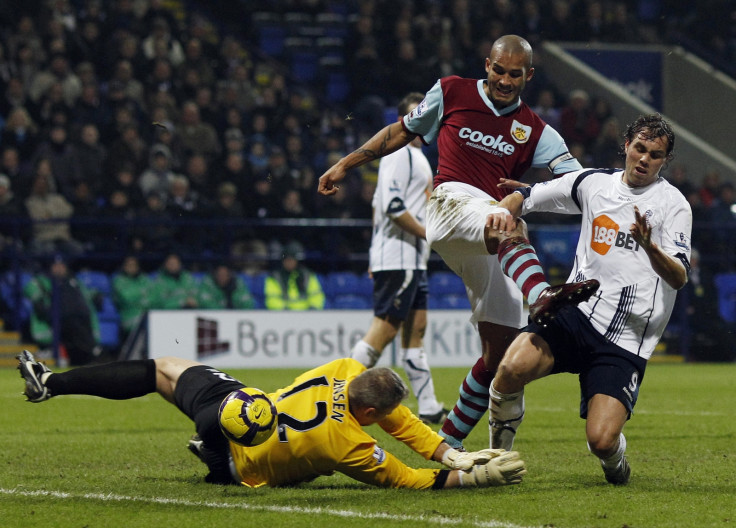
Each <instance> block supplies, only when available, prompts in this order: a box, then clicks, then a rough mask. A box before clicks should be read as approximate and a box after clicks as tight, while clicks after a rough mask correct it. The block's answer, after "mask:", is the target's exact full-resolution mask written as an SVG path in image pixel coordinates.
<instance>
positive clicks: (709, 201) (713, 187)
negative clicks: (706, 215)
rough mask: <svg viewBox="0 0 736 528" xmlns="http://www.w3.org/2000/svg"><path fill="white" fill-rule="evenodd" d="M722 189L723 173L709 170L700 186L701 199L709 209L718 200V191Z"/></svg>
mask: <svg viewBox="0 0 736 528" xmlns="http://www.w3.org/2000/svg"><path fill="white" fill-rule="evenodd" d="M720 187H721V173H720V172H718V171H717V170H709V171H708V172H706V173H705V175H704V176H703V181H702V182H701V184H700V199H701V200H702V202H703V206H704V207H705V208H707V209H710V207H711V206H712V205H713V203H714V202H715V201H716V199H717V198H718V189H719V188H720Z"/></svg>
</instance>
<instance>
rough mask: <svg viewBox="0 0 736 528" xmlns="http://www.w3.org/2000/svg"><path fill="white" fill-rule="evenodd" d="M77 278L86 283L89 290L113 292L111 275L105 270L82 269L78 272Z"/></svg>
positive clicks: (104, 292) (104, 293) (105, 292)
mask: <svg viewBox="0 0 736 528" xmlns="http://www.w3.org/2000/svg"><path fill="white" fill-rule="evenodd" d="M77 279H79V282H81V283H82V284H84V286H85V288H87V289H88V290H94V291H97V292H100V293H101V294H102V295H109V294H110V293H112V284H111V282H110V277H109V276H108V275H107V273H105V272H103V271H89V270H82V271H80V272H78V273H77Z"/></svg>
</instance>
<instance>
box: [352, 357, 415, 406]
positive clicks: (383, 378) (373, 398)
mask: <svg viewBox="0 0 736 528" xmlns="http://www.w3.org/2000/svg"><path fill="white" fill-rule="evenodd" d="M348 395H349V398H350V405H351V406H352V407H355V408H359V409H365V408H367V407H374V408H375V409H376V411H378V412H379V413H380V412H385V411H388V410H390V409H393V408H394V407H396V406H397V405H398V404H399V403H401V402H402V401H403V400H404V399H405V398H407V397H408V396H409V389H408V388H407V386H406V384H405V383H404V380H402V379H401V377H400V376H399V375H398V374H397V373H396V372H394V371H393V370H391V369H390V368H387V367H378V368H371V369H368V370H366V371H365V372H363V373H362V374H360V375H359V376H358V377H356V378H355V379H354V380H353V381H351V382H350V386H349V387H348Z"/></svg>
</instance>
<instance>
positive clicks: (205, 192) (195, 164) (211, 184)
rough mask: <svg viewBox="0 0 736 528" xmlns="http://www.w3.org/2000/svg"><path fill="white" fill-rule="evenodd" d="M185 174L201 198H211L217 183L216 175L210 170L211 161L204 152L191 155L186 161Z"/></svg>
mask: <svg viewBox="0 0 736 528" xmlns="http://www.w3.org/2000/svg"><path fill="white" fill-rule="evenodd" d="M184 176H186V177H187V179H188V180H189V187H190V188H191V190H192V191H193V192H196V193H197V194H198V195H199V197H200V198H202V199H206V200H207V201H210V200H211V196H212V192H213V190H214V188H215V185H216V183H217V182H216V181H215V178H216V175H215V174H214V173H211V172H210V162H209V161H208V160H207V158H206V157H205V156H203V155H202V154H193V155H191V156H189V157H188V158H187V159H186V160H185V163H184Z"/></svg>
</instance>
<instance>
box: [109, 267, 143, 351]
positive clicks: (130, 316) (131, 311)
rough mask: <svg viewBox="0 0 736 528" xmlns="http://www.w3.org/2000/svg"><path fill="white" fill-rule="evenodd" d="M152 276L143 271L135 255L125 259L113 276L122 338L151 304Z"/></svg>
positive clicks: (114, 294)
mask: <svg viewBox="0 0 736 528" xmlns="http://www.w3.org/2000/svg"><path fill="white" fill-rule="evenodd" d="M151 285H152V281H151V278H150V277H149V276H148V275H147V274H145V273H143V272H142V271H141V265H140V261H139V260H138V257H136V256H135V255H128V256H127V257H125V259H124V260H123V263H122V265H121V266H120V270H119V271H118V273H116V274H115V275H114V276H113V278H112V300H113V303H114V304H115V308H117V310H118V314H120V338H121V341H124V340H125V339H126V338H127V337H128V335H129V334H130V332H132V331H133V330H135V328H136V326H137V325H138V323H139V322H140V321H141V319H143V317H144V316H145V315H146V312H147V311H148V309H149V308H150V306H151V297H150V296H151Z"/></svg>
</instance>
